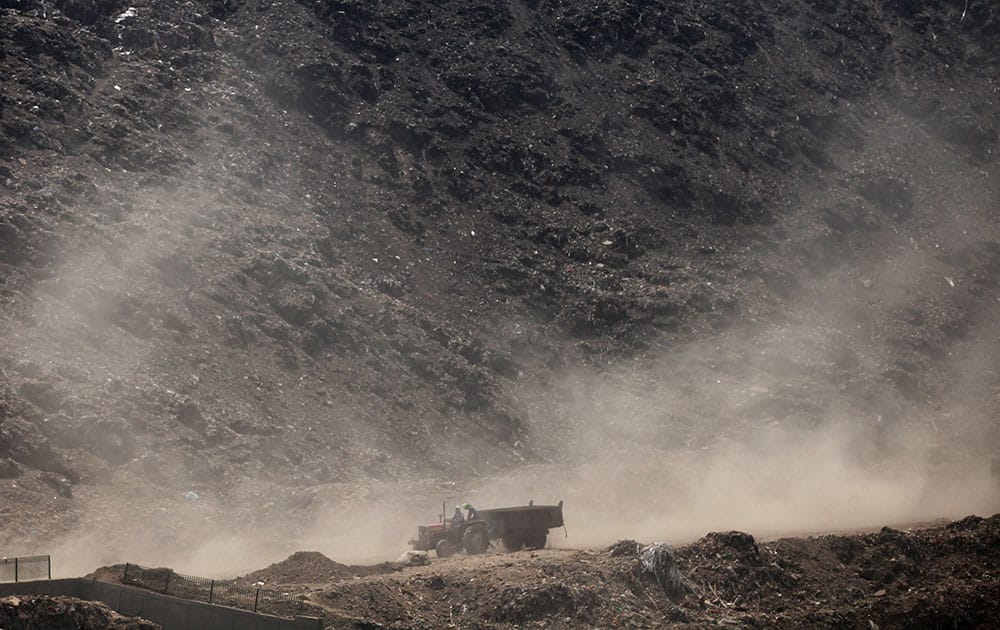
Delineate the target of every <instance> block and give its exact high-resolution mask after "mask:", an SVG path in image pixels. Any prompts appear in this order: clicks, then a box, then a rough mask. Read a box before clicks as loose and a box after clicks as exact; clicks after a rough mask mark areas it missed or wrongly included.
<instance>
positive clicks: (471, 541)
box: [462, 527, 490, 554]
mask: <svg viewBox="0 0 1000 630" xmlns="http://www.w3.org/2000/svg"><path fill="white" fill-rule="evenodd" d="M462 544H463V546H464V547H465V551H466V552H468V553H469V554H477V553H484V552H485V551H486V550H487V549H488V548H489V546H490V535H489V534H488V533H487V532H486V528H485V527H470V528H469V529H467V530H465V534H463V535H462Z"/></svg>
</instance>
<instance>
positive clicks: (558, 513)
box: [479, 501, 563, 551]
mask: <svg viewBox="0 0 1000 630" xmlns="http://www.w3.org/2000/svg"><path fill="white" fill-rule="evenodd" d="M562 506H563V502H562V501H560V502H559V503H558V505H534V502H531V503H529V504H528V505H522V506H519V507H507V508H494V509H488V510H479V518H481V519H482V520H483V521H484V522H485V523H486V528H487V531H488V532H489V537H490V539H491V540H500V541H502V542H503V546H504V549H506V550H507V551H517V550H518V549H520V548H521V547H527V548H528V549H541V548H542V547H544V546H545V543H546V541H547V540H548V536H549V530H550V529H556V528H558V527H562V526H563V511H562Z"/></svg>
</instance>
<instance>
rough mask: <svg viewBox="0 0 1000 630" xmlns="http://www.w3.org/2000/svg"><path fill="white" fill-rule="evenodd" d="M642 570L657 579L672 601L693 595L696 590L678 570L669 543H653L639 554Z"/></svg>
mask: <svg viewBox="0 0 1000 630" xmlns="http://www.w3.org/2000/svg"><path fill="white" fill-rule="evenodd" d="M639 558H640V559H641V561H642V568H643V569H644V570H646V571H647V572H649V573H652V574H653V575H654V576H655V577H656V581H657V582H659V583H660V588H662V589H663V592H664V593H666V595H667V597H669V598H671V599H678V598H681V597H683V596H684V595H687V594H688V593H693V592H694V588H693V587H692V586H691V584H690V582H688V580H687V578H685V577H684V576H683V575H681V572H680V571H679V570H678V569H677V560H676V559H675V558H674V551H673V549H671V547H670V545H668V544H667V543H653V544H652V545H649V546H648V547H646V548H645V549H643V550H642V552H641V553H640V554H639Z"/></svg>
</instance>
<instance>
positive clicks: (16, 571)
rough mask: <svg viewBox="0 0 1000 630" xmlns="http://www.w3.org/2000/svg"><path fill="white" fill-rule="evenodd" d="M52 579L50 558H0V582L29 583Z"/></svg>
mask: <svg viewBox="0 0 1000 630" xmlns="http://www.w3.org/2000/svg"><path fill="white" fill-rule="evenodd" d="M49 579H52V558H51V557H50V556H21V557H18V558H0V582H29V581H31V580H49Z"/></svg>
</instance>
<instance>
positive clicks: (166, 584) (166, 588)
mask: <svg viewBox="0 0 1000 630" xmlns="http://www.w3.org/2000/svg"><path fill="white" fill-rule="evenodd" d="M171 575H173V571H167V579H165V580H164V581H163V594H164V595H169V594H170V576H171Z"/></svg>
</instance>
